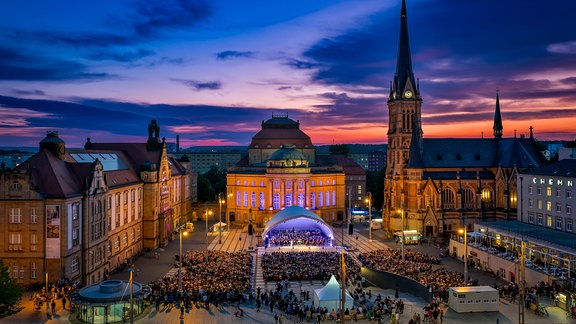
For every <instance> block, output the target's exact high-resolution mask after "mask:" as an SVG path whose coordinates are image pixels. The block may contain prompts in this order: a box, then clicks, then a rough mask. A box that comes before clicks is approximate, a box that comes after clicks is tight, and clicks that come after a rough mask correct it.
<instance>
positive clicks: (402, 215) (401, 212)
mask: <svg viewBox="0 0 576 324" xmlns="http://www.w3.org/2000/svg"><path fill="white" fill-rule="evenodd" d="M398 212H400V217H401V218H402V229H401V230H400V233H402V234H401V237H402V261H404V204H402V206H401V207H400V209H399V210H398Z"/></svg>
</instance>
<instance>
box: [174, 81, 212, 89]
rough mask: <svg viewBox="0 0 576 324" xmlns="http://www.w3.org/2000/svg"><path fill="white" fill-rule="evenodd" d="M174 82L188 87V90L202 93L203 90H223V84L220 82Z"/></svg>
mask: <svg viewBox="0 0 576 324" xmlns="http://www.w3.org/2000/svg"><path fill="white" fill-rule="evenodd" d="M172 81H175V82H178V83H180V84H183V85H185V86H187V87H188V88H191V89H194V90H197V91H201V90H220V89H221V88H222V83H221V82H220V81H196V80H178V79H173V80H172Z"/></svg>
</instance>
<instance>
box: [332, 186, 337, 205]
mask: <svg viewBox="0 0 576 324" xmlns="http://www.w3.org/2000/svg"><path fill="white" fill-rule="evenodd" d="M332 205H334V206H335V205H336V190H332Z"/></svg>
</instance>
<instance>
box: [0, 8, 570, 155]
mask: <svg viewBox="0 0 576 324" xmlns="http://www.w3.org/2000/svg"><path fill="white" fill-rule="evenodd" d="M400 4H401V0H378V1H376V0H290V1H285V0H273V1H270V0H266V1H265V0H242V1H239V0H206V1H196V0H145V1H144V0H141V1H134V0H102V1H77V0H53V1H45V0H18V1H3V2H2V3H1V4H0V30H2V33H0V146H32V147H37V146H38V142H39V141H40V140H41V139H42V138H43V137H44V136H45V134H46V132H47V131H52V130H57V131H58V132H59V134H60V136H61V138H62V139H64V141H66V143H67V146H69V147H81V146H82V145H83V143H84V142H85V140H86V137H90V138H91V140H92V142H142V141H145V139H146V137H147V134H148V132H147V125H148V123H149V122H150V120H151V119H157V120H158V123H159V124H160V127H161V131H160V136H161V137H166V139H167V141H169V142H174V141H175V137H176V135H177V134H178V135H180V144H181V146H182V147H189V146H198V145H247V144H249V142H250V139H251V137H252V136H253V135H254V134H255V133H256V132H258V130H259V129H260V126H261V122H262V120H267V119H269V118H271V116H272V114H286V113H287V114H288V115H289V117H290V118H292V119H294V120H299V121H300V127H301V129H302V130H303V131H304V132H306V133H307V134H308V135H309V136H310V137H311V138H312V142H313V143H314V144H317V145H321V144H332V143H336V144H344V143H364V144H383V143H386V142H387V137H386V132H387V130H388V127H387V125H388V109H387V105H386V102H387V99H388V92H389V86H390V81H391V80H392V79H393V76H394V71H395V65H396V54H397V45H398V33H399V24H400ZM407 9H408V26H409V33H410V43H411V50H412V61H413V66H414V71H415V76H416V78H418V79H419V80H420V90H421V93H422V97H423V100H424V102H423V105H422V117H423V125H422V128H423V131H424V137H425V138H430V137H481V136H482V135H484V136H485V137H491V136H492V126H493V124H492V121H493V117H494V106H495V97H496V91H497V90H499V93H500V105H501V110H502V117H503V124H504V136H505V137H512V136H514V133H515V130H516V132H517V134H518V136H519V135H520V134H528V132H529V127H530V126H533V127H534V135H535V137H536V138H537V139H541V140H553V139H565V140H574V139H575V138H576V126H575V125H576V27H575V26H576V25H575V23H574V17H573V15H574V12H576V1H574V0H558V1H549V2H541V1H521V0H507V1H502V0H483V1H462V0H407Z"/></svg>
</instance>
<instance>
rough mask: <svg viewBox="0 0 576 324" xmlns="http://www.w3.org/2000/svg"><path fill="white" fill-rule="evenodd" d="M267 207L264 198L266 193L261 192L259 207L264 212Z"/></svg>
mask: <svg viewBox="0 0 576 324" xmlns="http://www.w3.org/2000/svg"><path fill="white" fill-rule="evenodd" d="M265 206H266V199H265V198H264V193H263V192H260V206H258V209H260V210H264V208H265Z"/></svg>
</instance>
